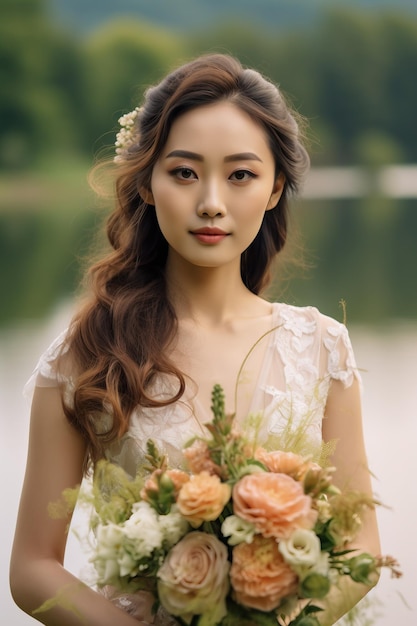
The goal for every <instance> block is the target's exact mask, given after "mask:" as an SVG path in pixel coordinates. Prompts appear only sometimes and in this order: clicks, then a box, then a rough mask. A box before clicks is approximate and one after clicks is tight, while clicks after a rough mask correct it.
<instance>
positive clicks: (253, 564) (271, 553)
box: [230, 535, 298, 611]
mask: <svg viewBox="0 0 417 626" xmlns="http://www.w3.org/2000/svg"><path fill="white" fill-rule="evenodd" d="M230 582H231V585H232V588H233V590H234V596H235V599H236V600H237V602H238V603H239V604H243V605H244V606H246V607H249V608H253V609H259V610H260V611H272V610H273V609H275V608H277V607H278V606H279V604H280V602H281V600H282V599H283V598H285V596H288V595H290V594H292V593H295V592H296V591H297V586H298V578H297V575H296V574H295V572H294V571H293V570H292V569H291V568H290V566H289V565H288V564H287V563H286V562H285V561H284V559H283V557H282V555H281V553H280V552H279V550H278V544H277V542H276V541H275V539H272V538H269V539H267V538H265V537H261V536H260V535H256V536H255V537H254V539H253V542H252V543H240V544H239V545H238V546H236V547H235V548H234V549H233V562H232V567H231V569H230Z"/></svg>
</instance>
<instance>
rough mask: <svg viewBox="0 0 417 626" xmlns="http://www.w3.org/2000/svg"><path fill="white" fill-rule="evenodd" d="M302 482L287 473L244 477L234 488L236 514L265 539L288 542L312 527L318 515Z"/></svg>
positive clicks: (267, 473) (258, 474) (265, 473)
mask: <svg viewBox="0 0 417 626" xmlns="http://www.w3.org/2000/svg"><path fill="white" fill-rule="evenodd" d="M311 505H312V500H311V498H310V497H309V496H306V495H305V494H304V491H303V486H302V484H301V483H299V482H297V481H296V480H294V479H293V478H291V476H287V475H286V474H275V473H272V472H261V473H256V474H248V475H247V476H244V477H243V478H242V479H241V480H239V482H237V483H236V484H235V486H234V487H233V512H234V514H235V515H238V516H239V517H241V518H242V519H244V520H246V521H248V522H251V523H252V524H254V526H255V528H256V530H257V531H258V532H260V533H261V534H262V535H263V536H264V537H275V538H276V539H288V537H289V536H290V535H291V533H292V532H293V531H294V530H297V528H312V527H313V526H314V524H315V522H316V519H317V513H316V511H314V510H313V509H312V508H311Z"/></svg>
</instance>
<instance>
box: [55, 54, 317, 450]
mask: <svg viewBox="0 0 417 626" xmlns="http://www.w3.org/2000/svg"><path fill="white" fill-rule="evenodd" d="M225 99H227V100H229V101H231V102H233V103H234V104H235V105H236V106H238V107H240V108H241V109H242V110H243V111H245V112H247V113H248V114H249V115H250V116H251V117H252V119H253V120H254V121H256V122H257V123H258V124H259V125H260V126H261V127H263V128H264V130H265V131H266V134H267V137H268V140H269V145H270V148H271V151H272V153H273V156H274V160H275V164H276V174H277V175H278V173H280V172H282V173H283V174H284V176H285V186H284V190H283V193H282V195H281V198H280V200H279V202H278V204H277V206H276V207H275V208H274V209H272V210H270V211H266V212H265V216H264V219H263V222H262V225H261V228H260V230H259V232H258V234H257V236H256V238H255V239H254V241H253V242H252V244H251V245H250V246H249V247H248V249H247V250H246V251H245V252H244V253H243V254H242V259H241V275H242V279H243V281H244V283H245V285H246V286H247V287H248V289H250V290H251V291H252V292H253V293H256V294H257V293H259V292H260V291H261V289H263V288H264V287H265V286H266V284H267V283H268V282H269V274H270V267H271V263H272V261H273V259H274V258H275V256H276V255H277V253H278V252H279V251H280V250H281V249H282V248H283V246H284V244H285V241H286V238H287V221H288V196H289V194H290V193H292V192H296V191H297V190H298V189H299V186H300V183H301V181H302V179H303V177H304V175H305V173H306V171H307V169H308V166H309V158H308V155H307V152H306V150H305V148H304V146H303V144H302V141H301V138H300V131H299V125H298V124H297V121H296V117H295V115H294V112H292V111H291V110H290V108H289V107H288V105H287V103H286V102H285V100H284V98H283V96H282V94H281V93H280V91H279V90H278V88H277V87H276V86H275V85H273V84H272V83H270V82H269V81H268V80H266V79H265V78H264V77H263V76H261V75H260V74H259V73H258V72H256V71H255V70H252V69H244V68H243V67H242V66H241V64H240V63H239V62H238V61H237V60H236V59H234V58H232V57H230V56H227V55H221V54H214V55H207V56H202V57H199V58H197V59H195V60H193V61H191V62H189V63H187V64H185V65H183V66H181V67H180V68H178V69H177V70H174V71H173V72H172V73H170V74H169V75H168V76H166V77H165V78H164V79H163V80H162V82H161V83H160V84H158V85H156V86H154V87H151V88H150V89H148V91H147V92H146V94H145V100H144V104H143V106H142V107H141V109H140V111H139V114H138V116H137V119H136V120H135V127H134V129H133V133H134V141H133V142H132V143H131V144H130V145H129V147H127V148H126V150H124V152H123V158H122V159H121V162H120V163H118V164H117V166H116V207H115V210H114V211H113V213H112V214H111V215H110V217H109V219H108V224H107V235H108V239H109V242H110V244H111V247H112V248H113V249H112V250H111V252H110V253H109V254H108V255H107V256H106V257H105V258H103V259H102V260H101V261H99V262H98V263H96V264H95V265H94V266H93V267H92V268H91V270H90V272H89V277H90V281H91V285H92V296H91V298H90V301H89V302H88V303H87V304H86V305H85V306H84V308H83V309H82V310H81V311H80V312H79V313H78V315H77V316H76V317H75V318H74V320H73V323H72V326H71V332H70V334H69V337H68V347H69V354H70V356H71V362H73V363H75V364H76V366H77V371H78V372H80V374H79V376H78V378H77V380H76V382H75V391H74V397H73V403H72V404H71V405H70V406H69V405H67V406H65V411H66V415H67V417H68V419H69V420H70V422H71V423H72V424H74V425H75V426H76V427H77V428H78V429H79V430H80V431H81V432H82V433H83V434H84V436H85V437H86V439H87V441H88V445H89V454H90V457H91V459H92V460H93V461H94V460H96V459H98V458H99V457H100V456H102V454H103V450H104V447H105V445H106V444H107V443H109V442H110V441H113V440H114V439H116V438H117V437H120V436H122V435H123V433H125V432H126V430H127V428H128V420H129V415H130V414H131V412H132V410H133V409H134V408H135V407H136V406H138V405H142V406H152V407H160V406H165V405H167V404H169V403H172V402H175V401H177V400H178V399H179V398H180V397H181V396H182V394H183V392H184V388H185V381H184V376H183V374H182V372H181V371H179V370H178V368H176V367H175V365H174V363H172V362H171V361H170V359H169V357H168V356H167V350H166V348H167V347H168V346H169V344H170V342H171V341H172V340H173V338H174V337H175V335H176V328H177V319H176V315H175V311H174V310H173V307H172V306H171V304H170V301H169V299H168V297H167V290H166V284H165V273H164V268H165V262H166V257H167V250H168V247H167V242H166V241H165V239H164V237H163V235H162V233H161V231H160V229H159V226H158V222H157V219H156V214H155V207H153V206H152V205H148V204H146V202H145V201H144V199H143V198H142V197H141V195H140V192H139V189H144V188H145V189H150V181H151V175H152V169H153V167H154V165H155V163H156V161H157V159H158V157H159V155H160V154H161V151H162V149H163V147H164V145H165V143H166V141H167V138H168V135H169V132H170V128H171V126H172V123H173V121H174V120H175V119H176V118H178V117H179V116H180V115H182V114H183V113H185V112H186V111H188V110H190V109H193V108H195V107H198V106H202V105H205V104H209V103H213V102H216V101H219V100H225ZM159 374H169V375H171V376H173V377H174V379H176V380H177V382H178V388H177V391H176V393H174V394H173V395H172V397H168V398H165V399H157V398H155V397H152V389H151V387H150V384H151V383H152V381H153V380H154V379H155V376H156V375H159ZM103 413H107V414H108V413H111V415H112V424H111V426H110V428H109V429H108V430H106V431H105V432H101V431H102V430H103V429H102V428H100V427H97V421H98V420H99V419H100V417H102V416H103Z"/></svg>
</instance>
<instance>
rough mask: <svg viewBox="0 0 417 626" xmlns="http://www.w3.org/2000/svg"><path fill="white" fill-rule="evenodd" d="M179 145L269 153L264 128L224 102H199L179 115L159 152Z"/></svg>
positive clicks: (233, 105) (198, 150)
mask: <svg viewBox="0 0 417 626" xmlns="http://www.w3.org/2000/svg"><path fill="white" fill-rule="evenodd" d="M179 146H180V147H182V148H185V147H186V148H187V149H188V150H193V151H195V152H199V153H203V152H204V151H205V150H206V151H212V150H214V151H219V152H221V151H224V150H226V151H227V150H231V151H232V152H247V151H249V150H251V151H259V152H263V153H265V152H268V153H269V154H271V151H270V148H269V143H268V137H267V134H266V131H265V130H264V128H263V127H262V126H261V125H260V124H259V123H258V122H256V121H255V120H254V119H253V118H252V117H251V116H250V115H249V114H248V113H246V111H243V110H242V109H241V108H240V107H238V106H237V105H235V104H233V103H232V102H227V101H224V102H216V103H213V104H207V105H202V106H199V107H196V108H194V109H191V110H189V111H187V112H186V113H183V114H182V115H180V116H179V117H178V118H177V119H176V120H175V121H174V122H173V124H172V126H171V129H170V132H169V134H168V139H167V143H166V145H165V147H164V149H163V154H164V153H167V152H170V151H171V150H172V149H173V148H174V147H175V148H178V147H179ZM271 156H272V154H271Z"/></svg>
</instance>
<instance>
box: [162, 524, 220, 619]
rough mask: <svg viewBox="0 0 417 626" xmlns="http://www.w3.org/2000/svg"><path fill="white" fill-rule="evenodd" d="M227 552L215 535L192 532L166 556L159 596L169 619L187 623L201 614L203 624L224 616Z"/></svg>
mask: <svg viewBox="0 0 417 626" xmlns="http://www.w3.org/2000/svg"><path fill="white" fill-rule="evenodd" d="M229 567H230V565H229V562H228V560H227V548H226V546H225V545H224V544H223V543H222V542H221V541H219V540H218V539H217V537H215V536H214V535H209V534H208V533H201V532H191V533H189V534H188V535H186V536H185V537H184V538H183V539H181V541H179V542H178V543H177V544H176V545H175V546H174V547H173V548H172V550H171V551H170V552H169V553H168V555H167V557H166V559H165V561H164V563H163V565H162V566H161V568H160V569H159V571H158V579H159V580H158V595H159V599H160V601H161V604H162V605H163V607H164V608H165V609H166V610H167V611H168V613H170V614H171V615H176V616H181V617H182V618H183V619H184V621H186V622H190V621H191V619H192V616H193V615H201V614H204V624H206V625H207V626H209V625H212V626H215V624H218V623H219V622H220V621H221V620H222V618H223V617H224V616H225V615H226V613H227V609H226V602H225V598H226V595H227V592H228V591H229V579H228V574H229Z"/></svg>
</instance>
